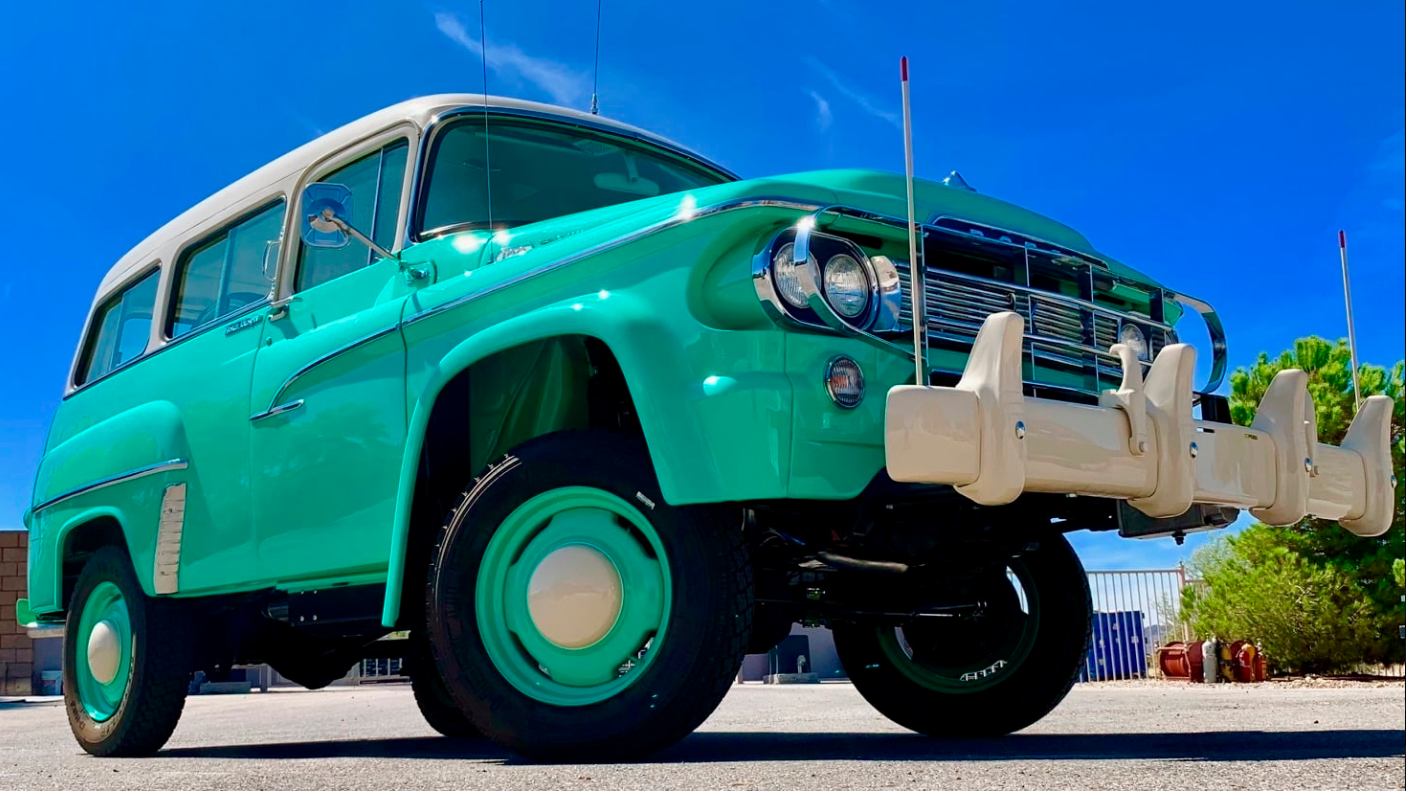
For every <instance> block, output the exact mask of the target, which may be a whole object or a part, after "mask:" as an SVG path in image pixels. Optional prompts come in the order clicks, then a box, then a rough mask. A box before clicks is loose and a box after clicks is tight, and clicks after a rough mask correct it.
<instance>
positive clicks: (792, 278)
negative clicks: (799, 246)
mask: <svg viewBox="0 0 1406 791" xmlns="http://www.w3.org/2000/svg"><path fill="white" fill-rule="evenodd" d="M810 260H811V262H812V263H813V262H814V261H815V256H813V255H812V256H810ZM802 266H804V263H802V262H800V261H797V260H796V245H795V244H792V243H790V242H788V243H786V244H784V245H782V246H781V248H780V249H779V250H777V251H776V255H774V256H772V259H771V274H772V277H773V278H774V279H775V280H776V291H777V293H779V294H781V298H782V299H784V300H786V302H787V303H789V304H790V305H791V307H793V308H804V307H806V292H805V289H803V288H801V277H802V276H803V275H802V273H801V267H802Z"/></svg>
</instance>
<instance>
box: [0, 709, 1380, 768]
mask: <svg viewBox="0 0 1406 791" xmlns="http://www.w3.org/2000/svg"><path fill="white" fill-rule="evenodd" d="M1403 753H1406V696H1403V689H1402V685H1401V684H1389V685H1386V686H1381V687H1377V686H1346V687H1341V686H1340V687H1333V688H1293V687H1286V686H1284V685H1278V684H1263V685H1257V686H1215V687H1205V686H1192V685H1186V684H1175V683H1170V682H1160V683H1147V684H1126V685H1124V684H1083V685H1079V686H1077V687H1076V688H1075V690H1074V692H1072V693H1071V694H1070V696H1069V698H1068V699H1067V700H1066V701H1065V702H1064V704H1063V705H1061V706H1060V707H1059V709H1058V710H1056V711H1055V712H1054V713H1053V714H1051V715H1050V716H1049V717H1047V718H1045V719H1044V720H1043V721H1042V722H1040V723H1038V724H1037V725H1035V726H1033V727H1031V728H1030V729H1028V730H1026V731H1024V732H1022V733H1020V734H1017V735H1014V736H1010V737H1007V738H1004V739H995V740H989V741H946V742H944V741H935V740H931V739H927V738H924V737H920V736H915V735H912V734H910V733H908V732H906V731H904V730H902V729H900V728H898V727H896V726H894V725H892V724H891V723H889V722H888V721H887V720H885V719H883V718H882V717H880V716H879V715H878V714H877V713H876V712H875V711H874V710H873V709H871V708H870V707H869V706H868V705H867V704H865V702H864V701H863V700H862V699H861V698H860V697H859V695H858V694H857V693H856V692H855V691H854V689H853V687H850V686H849V685H847V684H824V685H819V686H790V687H784V686H783V687H763V686H753V685H748V686H745V687H740V688H735V689H734V691H733V693H732V694H731V695H729V696H728V698H727V699H726V700H725V701H724V702H723V705H722V706H721V708H719V709H718V711H717V713H715V714H714V715H713V717H712V718H711V719H709V720H708V722H707V723H705V724H704V726H703V727H702V728H701V729H700V730H699V731H698V733H696V734H694V735H693V736H691V737H689V738H688V739H686V740H685V741H684V742H682V743H681V744H679V745H678V746H676V747H674V748H672V749H670V750H668V751H666V752H664V753H662V754H660V755H658V756H656V757H655V758H653V759H650V760H647V761H643V762H640V763H635V764H625V765H619V764H616V765H595V766H536V765H530V764H525V763H522V762H520V761H518V760H517V759H515V758H513V757H511V756H509V755H507V754H506V753H504V752H503V751H501V750H499V749H497V748H495V747H494V746H492V745H491V744H482V743H468V744H465V743H455V742H451V741H449V740H446V739H442V738H439V737H436V736H434V735H433V733H432V732H431V731H430V730H429V728H428V727H427V726H425V724H424V723H423V721H421V719H420V717H419V713H418V712H417V711H416V709H415V703H414V701H413V700H412V699H411V696H410V692H409V690H408V689H407V688H405V687H362V688H351V689H333V690H324V691H321V692H275V693H271V694H266V695H260V694H252V695H240V696H227V697H217V696H204V697H196V698H192V699H191V700H190V701H189V702H188V703H187V705H186V713H185V717H184V719H183V720H182V722H181V725H180V727H179V728H178V729H177V730H176V734H175V736H174V737H173V738H172V740H171V743H170V744H169V745H168V747H167V749H166V750H164V751H163V752H161V753H160V754H159V755H157V756H156V757H154V758H148V759H128V760H118V759H108V760H99V759H93V758H90V757H88V756H86V755H84V754H83V753H82V752H81V751H80V750H79V749H78V747H77V746H76V745H75V743H74V742H73V739H72V737H71V736H70V734H69V732H68V724H67V722H66V720H65V718H64V711H63V708H62V707H61V706H58V705H53V704H47V705H45V704H0V789H4V790H5V791H9V789H25V790H26V791H47V790H48V789H73V788H82V789H85V791H98V790H99V789H132V790H134V791H135V790H138V789H140V791H163V790H164V789H180V791H197V790H199V789H238V790H240V791H243V790H245V789H250V790H253V789H260V790H263V789H338V788H348V789H353V788H354V789H357V790H358V791H371V790H372V789H408V788H414V789H475V790H477V789H483V790H484V791H488V790H489V789H492V790H493V791H518V790H519V789H520V790H521V791H529V790H531V791H545V789H594V790H597V791H604V790H605V789H612V790H613V789H624V790H627V791H632V790H633V789H650V790H651V791H653V789H726V790H727V791H732V790H733V789H741V790H742V791H753V790H754V789H755V790H758V791H759V790H761V789H828V788H839V789H875V788H908V789H938V788H941V789H971V790H973V791H978V790H984V789H998V788H1002V789H1003V788H1011V789H1017V788H1023V789H1113V788H1118V789H1122V788H1136V789H1139V791H1161V790H1162V789H1168V790H1170V789H1177V790H1178V791H1181V789H1187V788H1214V789H1217V790H1218V791H1219V790H1220V789H1275V791H1280V790H1281V789H1354V790H1355V791H1356V790H1359V789H1360V790H1362V791H1367V790H1369V789H1402V788H1406V764H1403Z"/></svg>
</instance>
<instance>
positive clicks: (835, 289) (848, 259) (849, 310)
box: [825, 253, 869, 319]
mask: <svg viewBox="0 0 1406 791" xmlns="http://www.w3.org/2000/svg"><path fill="white" fill-rule="evenodd" d="M825 298H826V300H827V301H828V302H829V303H830V307H832V308H834V309H835V312H836V313H838V314H840V315H841V316H843V317H845V318H847V319H857V318H859V317H860V316H863V315H864V314H865V312H866V311H868V310H869V276H868V275H867V274H865V272H864V265H863V264H861V263H859V262H858V261H856V260H854V256H851V255H847V254H845V253H840V254H839V255H833V256H830V260H829V261H826V262H825Z"/></svg>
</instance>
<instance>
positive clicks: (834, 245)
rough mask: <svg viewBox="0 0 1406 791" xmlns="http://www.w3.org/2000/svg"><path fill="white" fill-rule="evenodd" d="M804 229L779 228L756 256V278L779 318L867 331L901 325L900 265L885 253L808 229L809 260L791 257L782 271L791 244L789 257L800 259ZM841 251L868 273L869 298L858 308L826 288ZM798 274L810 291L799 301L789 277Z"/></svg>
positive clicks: (764, 300) (767, 305) (765, 300)
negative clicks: (848, 307) (843, 307)
mask: <svg viewBox="0 0 1406 791" xmlns="http://www.w3.org/2000/svg"><path fill="white" fill-rule="evenodd" d="M801 230H802V229H800V228H799V227H793V228H789V229H787V230H786V231H784V232H782V233H781V234H778V235H777V236H776V237H775V238H773V239H772V240H771V242H770V243H769V244H767V245H765V246H764V247H763V248H762V250H761V251H760V252H759V253H758V254H757V256H756V258H755V261H754V265H753V282H754V284H755V286H756V290H757V294H758V296H759V297H761V300H762V304H763V306H764V307H765V308H766V310H767V313H768V314H769V315H770V316H771V317H772V318H773V319H775V320H778V321H782V322H785V323H790V324H793V325H799V326H804V327H808V328H828V329H834V330H840V331H852V332H861V333H870V332H879V331H885V330H896V329H898V326H899V325H898V315H899V310H900V309H901V307H902V299H903V296H902V287H901V285H900V282H899V278H898V269H897V267H895V266H894V265H893V262H892V261H890V260H888V258H886V257H884V256H877V255H876V256H870V255H869V254H868V253H866V252H865V251H864V250H863V249H862V248H860V246H859V245H858V244H856V243H855V242H854V241H852V240H850V239H846V238H845V237H842V236H837V235H834V234H829V233H821V232H819V231H815V230H813V229H805V242H806V247H807V254H808V255H807V260H806V262H805V264H804V265H797V264H794V263H788V264H787V265H786V266H787V271H786V272H785V273H782V272H780V271H779V270H780V269H781V261H780V259H781V256H782V254H783V253H786V252H788V248H789V255H788V256H787V258H788V260H789V261H790V262H794V259H795V244H796V241H797V236H798V234H799V233H800V232H801ZM841 255H844V256H848V257H850V258H852V259H854V261H855V262H856V263H858V264H859V266H860V271H861V272H862V273H863V276H864V279H865V287H864V294H865V302H864V305H863V308H862V309H861V310H859V311H857V312H856V311H846V312H841V311H840V310H839V309H838V308H837V306H836V304H835V301H834V300H832V299H831V297H830V295H829V293H828V289H827V288H826V269H827V268H828V266H829V264H830V261H831V260H832V259H834V258H836V257H838V256H841ZM792 275H794V276H797V277H798V278H799V282H798V283H797V284H796V285H799V287H800V291H801V292H802V293H803V294H804V295H805V297H806V302H805V305H804V306H801V305H797V304H796V300H794V299H792V298H791V297H793V296H795V293H794V291H795V289H794V287H793V286H792V284H791V283H790V282H789V280H788V279H789V278H790V277H791V276H792ZM788 292H790V293H789V294H788ZM846 313H853V315H846Z"/></svg>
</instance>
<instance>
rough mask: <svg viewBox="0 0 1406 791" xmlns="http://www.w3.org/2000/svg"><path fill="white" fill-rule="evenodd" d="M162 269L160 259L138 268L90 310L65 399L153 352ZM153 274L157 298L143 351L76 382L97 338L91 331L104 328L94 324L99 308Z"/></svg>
mask: <svg viewBox="0 0 1406 791" xmlns="http://www.w3.org/2000/svg"><path fill="white" fill-rule="evenodd" d="M161 269H162V267H161V261H159V260H158V261H156V262H155V263H154V264H152V265H151V266H150V267H148V268H146V269H141V270H138V272H137V274H136V276H135V277H132V278H129V279H128V280H127V281H126V282H125V283H123V284H122V285H121V287H119V288H115V289H113V290H112V293H111V294H108V296H107V299H105V300H103V301H102V302H99V303H98V304H96V305H94V306H93V307H92V308H90V309H89V310H88V319H87V321H85V322H84V324H83V335H82V336H81V339H80V340H79V343H78V354H76V355H74V357H73V364H72V365H71V366H69V375H68V391H67V392H66V393H64V398H65V399H66V398H68V397H69V396H70V395H72V394H74V393H75V392H77V391H79V390H81V389H83V388H85V387H88V386H89V385H93V384H97V383H98V382H101V381H102V380H104V379H106V378H108V377H109V376H112V375H113V374H115V373H117V372H118V371H122V370H125V369H126V368H127V367H128V366H130V365H135V364H136V363H137V362H139V361H141V360H143V359H145V358H146V356H147V355H149V354H151V351H152V348H151V330H152V327H155V325H156V316H157V310H156V308H157V306H158V305H159V304H160V302H161V280H160V278H161ZM152 275H156V277H157V283H156V285H157V288H156V299H155V300H154V301H153V302H152V304H151V323H152V327H148V328H147V338H146V346H145V347H144V348H143V349H142V353H141V354H139V355H137V356H136V357H133V358H132V359H130V360H128V361H127V362H124V363H122V364H121V365H117V366H114V367H112V368H109V369H108V370H107V371H105V372H103V374H102V375H101V376H96V377H93V378H91V379H88V380H85V381H84V382H83V383H82V384H76V382H77V380H78V367H79V366H80V365H82V364H83V356H84V355H85V354H86V353H87V351H88V347H89V344H90V343H91V342H92V341H94V340H96V337H95V336H93V335H92V334H91V333H93V332H100V331H101V330H102V328H101V327H94V326H93V317H94V316H96V315H97V313H98V310H99V309H100V308H102V306H103V305H105V304H107V303H108V302H109V301H110V300H113V299H118V300H120V299H121V298H122V297H123V296H125V295H126V294H127V292H128V291H131V290H132V289H134V288H136V287H137V285H138V284H140V283H141V282H142V281H143V280H146V279H147V278H148V277H151V276H152Z"/></svg>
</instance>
